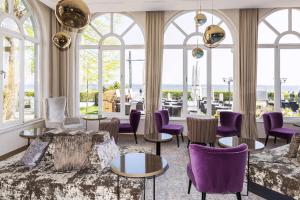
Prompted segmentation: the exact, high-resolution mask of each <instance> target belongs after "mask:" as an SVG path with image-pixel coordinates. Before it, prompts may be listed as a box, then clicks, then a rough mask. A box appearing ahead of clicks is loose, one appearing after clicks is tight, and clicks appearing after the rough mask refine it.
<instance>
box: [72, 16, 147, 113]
mask: <svg viewBox="0 0 300 200" xmlns="http://www.w3.org/2000/svg"><path fill="white" fill-rule="evenodd" d="M106 14H110V26H111V27H110V32H109V33H107V34H104V35H102V34H101V33H100V32H99V31H97V27H95V26H94V25H93V24H92V23H90V26H91V27H92V28H93V30H94V31H96V32H97V33H98V34H99V36H101V39H100V41H99V42H98V44H94V45H91V44H89V45H83V44H80V42H81V38H82V35H81V34H78V35H77V38H76V55H77V59H76V68H77V69H76V71H77V72H78V73H77V80H78V81H76V88H77V89H76V92H77V94H76V96H77V97H78V99H77V101H76V102H77V103H76V110H77V112H78V114H79V115H81V113H80V89H79V88H80V85H79V84H80V81H79V80H80V73H79V72H80V56H79V55H80V51H81V50H84V49H91V50H92V49H93V50H97V51H98V58H97V59H98V60H97V61H98V63H97V65H98V114H102V115H107V116H112V117H113V116H120V115H121V116H122V117H126V115H125V88H126V83H125V65H126V64H125V62H126V61H125V59H126V55H125V53H126V50H128V49H137V50H144V51H146V49H145V33H144V31H143V29H142V26H141V25H140V24H139V22H138V21H137V20H135V18H134V17H133V16H131V15H129V14H127V13H122V12H105V13H95V14H94V15H93V16H92V18H91V21H93V20H94V19H96V18H98V17H100V16H102V15H106ZM114 14H120V15H124V16H126V17H129V18H130V19H131V20H132V23H131V24H130V25H129V26H128V27H127V28H126V29H125V30H124V31H123V33H122V34H121V35H118V34H115V33H113V30H114V29H113V23H114V21H113V15H114ZM135 25H137V26H138V28H139V29H140V30H141V33H142V34H143V43H144V44H142V45H131V44H125V41H124V39H123V37H124V36H125V35H126V34H127V33H128V32H129V31H130V30H131V29H132V28H133V27H134V26H135ZM109 37H116V38H118V39H119V41H120V42H121V45H101V44H102V42H103V41H104V40H105V39H107V38H109ZM107 50H118V51H120V85H121V88H120V112H103V111H102V108H103V101H102V97H103V89H102V88H103V81H102V80H103V78H102V70H103V66H102V65H103V64H102V54H103V51H107ZM145 59H146V58H145ZM144 67H145V64H144ZM144 76H145V74H144Z"/></svg>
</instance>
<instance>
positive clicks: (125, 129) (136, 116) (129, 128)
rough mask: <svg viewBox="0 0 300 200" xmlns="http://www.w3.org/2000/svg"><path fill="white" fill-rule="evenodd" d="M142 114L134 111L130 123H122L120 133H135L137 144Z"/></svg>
mask: <svg viewBox="0 0 300 200" xmlns="http://www.w3.org/2000/svg"><path fill="white" fill-rule="evenodd" d="M140 119H141V112H140V111H137V110H132V111H131V113H130V116H129V123H120V125H119V133H134V138H135V142H136V143H137V137H136V132H137V129H138V127H139V123H140Z"/></svg>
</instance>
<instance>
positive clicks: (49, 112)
mask: <svg viewBox="0 0 300 200" xmlns="http://www.w3.org/2000/svg"><path fill="white" fill-rule="evenodd" d="M45 104H46V105H45V106H46V120H45V124H46V128H47V129H55V128H56V129H57V128H63V129H83V128H84V127H83V125H82V124H81V123H80V118H77V117H68V113H67V111H66V106H67V99H66V97H53V98H47V99H46V101H45Z"/></svg>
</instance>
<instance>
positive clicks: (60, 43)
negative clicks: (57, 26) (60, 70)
mask: <svg viewBox="0 0 300 200" xmlns="http://www.w3.org/2000/svg"><path fill="white" fill-rule="evenodd" d="M52 41H53V43H54V44H55V46H57V47H58V48H60V49H66V48H68V47H69V46H70V44H71V37H70V35H69V34H67V33H66V32H58V33H55V34H54V35H53V37H52Z"/></svg>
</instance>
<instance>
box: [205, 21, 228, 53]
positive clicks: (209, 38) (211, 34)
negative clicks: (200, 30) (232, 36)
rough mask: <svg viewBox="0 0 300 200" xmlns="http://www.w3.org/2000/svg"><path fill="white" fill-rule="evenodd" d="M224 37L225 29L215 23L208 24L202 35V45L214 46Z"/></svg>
mask: <svg viewBox="0 0 300 200" xmlns="http://www.w3.org/2000/svg"><path fill="white" fill-rule="evenodd" d="M224 39H225V31H224V30H223V29H222V28H221V27H220V26H217V25H210V26H208V27H207V28H206V30H205V32H204V35H203V42H204V45H205V46H206V47H208V48H215V47H217V46H219V44H220V43H221V42H222V41H223V40H224Z"/></svg>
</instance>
